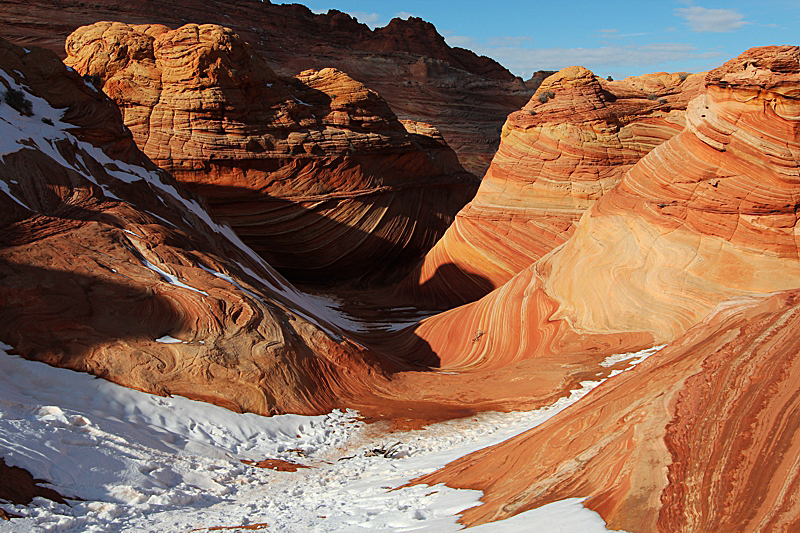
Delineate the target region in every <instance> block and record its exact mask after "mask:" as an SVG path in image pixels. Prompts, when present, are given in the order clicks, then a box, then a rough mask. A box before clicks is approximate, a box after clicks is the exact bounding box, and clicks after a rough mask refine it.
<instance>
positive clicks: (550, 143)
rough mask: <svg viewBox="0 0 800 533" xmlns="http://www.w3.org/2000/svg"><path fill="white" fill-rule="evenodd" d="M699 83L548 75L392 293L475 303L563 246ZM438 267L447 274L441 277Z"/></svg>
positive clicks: (676, 121) (676, 124)
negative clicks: (477, 182)
mask: <svg viewBox="0 0 800 533" xmlns="http://www.w3.org/2000/svg"><path fill="white" fill-rule="evenodd" d="M701 80H702V77H701V76H699V75H691V76H689V75H686V74H683V75H679V74H666V73H661V74H651V75H648V76H643V77H637V78H627V79H625V80H623V81H620V82H607V81H605V80H602V79H600V78H598V77H597V76H595V75H594V74H592V72H590V71H589V70H587V69H585V68H583V67H568V68H565V69H563V70H561V71H559V72H557V73H555V74H553V75H551V76H549V77H548V78H547V79H545V80H544V81H543V82H542V84H541V86H540V87H539V88H538V90H537V93H536V95H534V97H533V98H531V100H530V102H528V104H527V105H526V106H525V107H523V108H522V109H521V110H520V111H517V112H515V113H512V114H511V115H510V116H509V117H508V120H507V121H506V123H505V126H504V127H503V133H502V142H501V144H500V148H499V150H498V152H497V154H496V155H495V157H494V159H493V160H492V164H491V166H490V167H489V171H488V172H487V173H486V176H485V178H484V179H483V181H482V182H481V186H480V189H479V190H478V193H477V195H476V196H475V198H474V199H473V200H472V201H471V202H470V203H469V204H467V206H466V207H464V209H462V210H461V211H460V212H459V213H458V215H457V216H456V220H455V223H454V224H453V225H452V226H451V227H450V228H448V230H447V232H446V233H445V235H444V237H443V238H442V239H441V240H440V241H439V242H438V243H437V244H436V246H435V247H434V248H433V249H432V250H431V251H430V252H429V253H428V255H427V256H426V257H425V260H424V262H423V263H422V264H421V265H420V266H419V267H418V268H417V269H415V271H414V272H412V273H411V274H410V275H409V277H408V278H407V279H406V280H405V281H404V283H403V284H402V285H401V286H400V287H399V288H398V291H397V292H398V295H400V296H401V297H405V298H407V299H410V300H412V301H416V302H419V303H424V304H426V305H438V306H440V307H443V308H449V307H453V306H455V305H459V304H463V303H466V302H470V301H474V300H477V299H478V298H480V297H482V296H483V295H485V294H487V293H488V292H490V291H491V290H492V289H495V288H497V287H500V286H501V285H502V284H503V283H505V282H506V281H508V280H509V279H511V278H512V277H513V276H514V275H515V274H516V273H518V272H519V271H521V270H522V269H524V268H526V267H528V266H529V265H530V264H531V263H533V262H534V261H536V260H538V259H540V258H541V257H542V256H544V255H545V254H546V253H547V252H549V251H550V250H552V249H553V248H555V247H557V246H559V245H561V244H563V243H564V242H565V241H566V240H567V239H569V237H570V236H571V235H572V233H573V232H574V230H575V226H576V224H577V222H578V219H579V218H580V216H581V215H582V214H583V212H584V211H586V209H588V208H589V207H590V206H591V205H592V204H593V203H594V202H595V201H596V200H597V199H598V198H600V197H601V196H602V195H603V194H604V193H605V192H607V191H609V190H611V189H612V188H613V187H614V186H615V185H616V184H617V183H618V182H619V181H620V179H621V178H622V176H623V175H624V173H625V172H626V171H627V170H628V169H630V168H631V166H633V164H634V163H636V162H637V161H638V160H639V159H641V158H642V157H643V156H644V155H645V154H647V153H648V152H650V151H651V150H652V149H653V148H655V147H656V146H658V145H659V144H661V143H663V142H664V141H666V140H667V139H669V138H671V137H673V136H674V135H676V134H677V133H678V132H680V131H681V130H682V129H683V125H684V117H683V116H684V110H685V109H686V104H687V102H688V100H689V99H690V98H691V97H692V96H694V95H696V94H698V93H699V90H700V82H701ZM445 265H447V266H446V267H445ZM443 267H444V268H447V270H448V272H449V273H448V275H447V276H441V275H438V274H437V272H438V271H439V270H440V269H442V268H443Z"/></svg>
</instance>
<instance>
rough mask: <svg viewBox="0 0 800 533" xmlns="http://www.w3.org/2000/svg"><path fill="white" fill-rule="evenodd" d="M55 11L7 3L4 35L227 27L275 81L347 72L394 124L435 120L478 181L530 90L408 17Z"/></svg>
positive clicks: (114, 3) (56, 44)
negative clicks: (381, 22)
mask: <svg viewBox="0 0 800 533" xmlns="http://www.w3.org/2000/svg"><path fill="white" fill-rule="evenodd" d="M52 13H53V3H52V2H51V1H50V0H32V1H25V2H20V1H18V0H5V1H4V2H3V3H2V4H0V16H2V18H3V21H4V24H3V26H2V27H1V28H0V36H2V37H5V38H7V39H10V40H12V41H13V42H17V43H18V44H21V45H24V46H27V45H30V44H35V45H40V46H45V47H48V48H50V49H51V50H53V51H55V52H57V53H59V54H62V57H63V53H64V40H65V39H66V37H67V36H68V35H69V34H70V33H72V32H73V31H74V30H75V28H77V27H79V26H84V25H89V24H92V23H95V22H98V21H103V20H124V21H126V22H127V23H129V24H167V25H169V26H170V27H173V28H175V27H178V26H182V25H184V24H186V23H187V22H193V23H198V24H204V23H211V24H219V25H223V26H227V27H230V28H232V29H233V30H234V31H235V32H236V33H237V34H239V35H241V36H242V37H243V38H244V39H245V40H247V41H248V42H250V43H252V45H253V47H254V49H255V50H256V51H258V52H259V53H260V54H261V55H262V56H263V57H264V58H265V59H266V60H267V61H268V62H269V64H270V66H272V68H273V69H275V70H276V72H278V73H279V74H281V75H286V76H293V75H295V74H297V73H298V72H300V71H303V70H307V69H316V70H321V69H323V68H327V67H334V68H337V69H339V70H342V71H344V72H347V73H348V74H349V75H350V76H352V77H353V78H354V79H356V80H358V81H360V82H362V83H364V84H365V85H367V86H368V87H370V88H371V89H373V90H376V91H378V93H379V94H381V96H383V97H384V98H385V99H386V100H387V101H388V102H389V104H390V106H391V107H392V109H393V110H394V112H395V113H396V114H397V115H398V116H399V117H400V118H402V119H404V120H414V121H418V122H426V123H429V124H433V125H434V126H435V127H436V128H437V129H439V131H441V132H442V134H443V135H444V138H445V139H446V140H447V142H448V144H449V145H450V146H452V147H453V148H454V149H455V150H456V152H457V153H458V155H459V158H460V160H461V162H462V164H463V165H464V166H465V167H466V168H467V170H469V171H470V172H473V173H475V174H476V175H483V173H484V172H485V171H486V168H487V167H488V166H489V162H490V160H491V158H492V155H493V154H494V152H495V151H497V146H498V143H499V137H498V131H499V130H500V128H501V126H502V124H503V121H504V120H505V119H506V116H507V115H508V114H509V113H511V112H512V111H514V110H517V109H519V108H520V107H521V106H522V105H524V103H525V102H526V101H527V100H528V98H530V95H531V93H532V91H531V90H529V89H527V88H526V87H525V85H524V84H523V82H522V80H520V79H518V78H515V77H514V76H513V75H512V74H511V73H509V72H508V70H506V69H505V68H503V67H502V66H501V65H500V64H498V63H497V62H496V61H494V60H492V59H489V58H487V57H480V56H477V55H476V54H474V53H473V52H471V51H468V50H464V49H461V48H451V47H450V46H448V45H447V43H445V41H444V39H443V38H442V36H441V35H439V34H438V32H437V31H436V29H435V28H434V27H433V26H432V25H431V24H430V23H427V22H424V21H422V20H420V19H418V18H414V17H412V18H411V19H409V20H401V19H395V20H393V21H392V22H391V23H390V24H389V25H388V26H386V27H385V28H379V29H377V30H374V31H373V30H370V29H369V28H368V27H367V26H366V25H365V24H360V23H358V22H357V21H356V20H355V19H353V18H352V17H351V16H349V15H347V14H345V13H342V12H339V11H336V10H331V11H329V12H328V13H327V14H315V13H312V12H311V11H310V10H309V9H308V8H306V7H305V6H302V5H299V4H288V5H279V4H277V5H273V4H271V3H270V2H261V1H260V0H244V1H236V2H233V1H230V0H223V1H222V2H219V1H213V2H212V1H209V0H202V1H189V0H176V1H173V2H169V3H163V2H162V3H158V2H150V1H148V0H136V1H132V2H131V1H126V2H123V1H120V0H111V1H106V2H102V3H95V4H92V6H91V8H90V7H89V6H87V5H85V6H81V5H80V4H65V5H59V6H58V15H59V16H58V17H57V20H54V17H53V16H52Z"/></svg>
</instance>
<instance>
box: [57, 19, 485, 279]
mask: <svg viewBox="0 0 800 533" xmlns="http://www.w3.org/2000/svg"><path fill="white" fill-rule="evenodd" d="M67 51H68V54H69V55H68V58H67V60H66V61H67V64H69V65H71V66H73V67H74V68H75V69H76V70H78V72H80V73H81V74H86V75H89V76H96V77H98V78H99V79H100V83H101V84H102V87H103V90H104V91H105V92H106V93H107V94H108V95H109V96H111V97H112V98H113V99H114V100H116V101H117V102H118V103H119V105H120V107H121V109H122V112H123V118H124V121H125V124H126V125H127V126H128V127H129V128H130V129H131V131H132V132H133V135H134V139H135V140H136V143H137V144H138V145H139V146H140V147H141V148H142V150H143V151H144V152H145V153H146V154H147V155H148V156H149V157H150V158H151V159H152V160H153V161H154V162H155V163H157V164H158V165H159V166H161V167H162V168H165V169H167V170H169V171H170V172H171V173H172V174H173V175H174V176H175V177H176V178H177V179H178V180H179V181H181V182H182V183H184V184H185V185H187V186H188V187H190V188H191V189H193V190H195V191H196V192H198V193H200V194H202V195H203V196H205V197H206V198H208V199H209V201H210V205H211V208H212V210H213V211H214V213H215V214H216V215H218V216H219V217H220V218H222V219H223V220H224V221H226V222H228V223H229V224H230V225H231V226H232V227H233V229H234V230H235V231H236V232H237V233H238V234H239V235H240V236H241V237H242V238H243V240H244V241H245V242H246V243H247V244H248V245H249V246H251V247H252V248H253V249H254V250H256V251H257V252H258V253H260V254H261V255H262V256H263V257H264V258H265V259H267V261H268V262H269V263H270V264H271V265H272V266H274V267H275V268H277V269H278V270H279V271H280V272H281V273H283V274H284V275H286V276H287V277H288V278H289V279H290V280H292V281H296V282H304V283H322V284H326V283H333V282H339V281H348V280H350V281H352V280H356V281H360V282H365V283H366V282H367V281H369V280H372V281H376V280H377V281H378V282H380V283H386V282H388V281H392V279H396V278H399V277H400V276H401V275H402V274H404V273H405V272H407V271H408V270H409V269H410V268H411V267H413V265H414V264H415V263H416V262H417V261H418V260H419V258H420V257H422V255H423V254H424V253H425V252H426V251H427V250H428V249H429V248H430V247H431V246H432V245H433V244H434V243H435V242H436V240H437V239H438V238H439V237H440V236H441V234H442V233H443V232H444V230H445V229H446V227H447V225H448V224H449V223H450V221H451V220H452V217H453V216H454V214H455V213H456V211H458V209H459V208H460V207H462V206H463V205H464V203H466V202H467V201H468V200H469V198H470V197H471V195H472V194H473V193H474V190H475V188H476V187H477V182H476V180H475V178H474V177H473V176H471V175H470V174H468V173H467V172H465V171H464V169H463V168H462V167H461V165H460V164H459V163H458V160H457V158H456V156H455V154H454V153H453V152H452V150H450V149H449V148H448V147H447V145H446V143H445V142H444V140H443V138H442V136H441V135H440V134H439V133H438V132H437V131H436V130H435V128H433V127H431V126H430V125H422V124H420V123H413V122H410V121H407V122H406V124H408V127H409V128H410V132H409V131H407V130H406V128H405V127H404V125H403V124H402V123H400V122H399V121H398V120H397V118H396V116H395V115H394V113H393V112H392V110H391V109H390V108H389V106H388V105H387V104H386V102H384V101H383V100H382V99H381V98H380V97H379V96H378V95H377V94H376V93H375V92H374V91H371V90H370V89H368V88H366V87H365V86H364V85H363V84H361V83H359V82H357V81H355V80H353V79H352V78H350V77H349V76H348V75H346V74H345V73H343V72H341V71H338V70H336V69H330V68H329V69H323V70H321V71H314V70H309V71H304V72H302V73H301V74H299V75H298V76H297V77H295V78H279V77H278V76H276V74H275V73H274V72H273V71H272V69H270V68H269V66H267V64H266V63H265V62H264V61H263V60H261V59H260V57H259V56H258V54H257V53H256V52H255V51H254V50H253V49H252V48H251V47H250V46H249V45H247V44H246V43H245V42H244V41H243V40H242V39H241V38H240V37H239V36H238V35H236V34H235V33H233V32H232V31H231V30H228V29H226V28H223V27H220V26H215V25H201V26H197V25H187V26H183V27H181V28H179V29H177V30H168V29H167V28H166V27H164V26H129V25H126V24H121V23H110V22H101V23H97V24H94V25H92V26H87V27H83V28H80V29H78V30H76V31H75V32H74V33H73V34H72V35H71V36H70V37H69V39H68V40H67ZM412 124H413V125H412Z"/></svg>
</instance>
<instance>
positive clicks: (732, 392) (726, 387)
mask: <svg viewBox="0 0 800 533" xmlns="http://www.w3.org/2000/svg"><path fill="white" fill-rule="evenodd" d="M799 298H800V293H798V292H797V291H791V292H785V293H780V294H778V295H776V296H772V297H770V298H767V299H765V300H760V301H758V300H756V301H755V303H754V300H753V299H750V300H746V299H745V300H740V301H733V302H730V303H727V304H725V305H723V306H720V308H719V309H718V310H717V311H716V313H715V314H713V316H711V317H709V318H708V319H706V320H704V321H703V322H702V323H701V324H699V325H697V326H695V327H694V328H692V329H690V330H689V331H688V332H687V333H686V334H685V335H683V336H682V337H681V338H680V339H678V340H676V341H675V342H673V343H671V344H670V345H669V346H668V347H667V348H664V349H663V350H661V351H660V352H658V353H657V354H655V355H653V356H651V357H650V358H649V359H648V360H647V361H645V362H644V363H642V364H640V365H639V366H637V367H636V368H634V369H632V370H630V371H628V372H626V373H624V374H622V375H619V376H616V377H614V378H612V379H611V380H609V381H608V382H606V383H604V384H602V385H600V386H599V387H598V388H597V389H595V390H593V391H592V392H591V393H590V394H588V395H587V396H586V397H584V398H582V399H581V400H580V401H579V403H577V404H576V405H574V406H572V407H571V408H570V409H568V410H565V411H563V412H562V413H559V414H558V415H556V416H555V417H554V418H552V419H550V420H548V421H547V422H545V423H544V424H542V425H541V426H539V427H537V428H535V429H533V430H530V431H528V432H526V433H523V434H522V435H519V436H518V437H515V438H513V439H510V440H508V441H506V442H504V443H502V444H500V445H497V446H494V447H491V448H487V449H484V450H481V451H479V452H476V453H474V454H472V455H469V456H467V457H464V458H462V459H459V460H457V461H455V462H453V463H451V464H449V465H448V466H447V467H445V468H444V469H443V470H440V471H438V472H435V473H433V474H431V475H427V476H423V477H421V478H418V479H417V480H415V482H416V483H426V484H430V485H433V484H436V483H446V484H447V485H449V486H452V487H458V488H469V489H477V490H483V491H484V497H483V498H482V501H483V505H481V506H479V507H473V508H472V509H469V510H468V511H466V512H465V513H464V514H463V517H462V522H464V523H465V524H467V525H476V524H479V523H484V522H486V521H491V520H499V519H502V518H506V517H508V516H511V515H514V514H517V513H519V512H522V511H525V510H527V509H533V508H536V507H539V506H541V505H544V504H546V503H550V502H553V501H558V500H561V499H565V498H571V497H578V498H588V499H587V500H586V501H585V503H584V505H585V506H586V507H588V508H590V509H593V510H596V511H597V512H599V513H600V514H601V516H602V517H603V519H604V520H605V521H606V523H607V527H608V528H609V529H614V530H617V529H622V530H625V531H631V532H637V533H646V532H656V531H658V532H663V533H667V532H670V533H680V532H688V531H740V532H743V533H745V532H756V531H758V532H767V531H794V530H795V529H796V528H797V527H798V524H800V507H798V504H797V493H798V490H800V485H798V478H797V472H798V470H797V465H796V461H797V456H798V451H799V450H798V442H800V439H798V427H797V424H794V423H792V420H794V419H796V418H797V416H799V415H800V405H798V402H797V384H796V379H794V378H793V377H792V376H795V375H797V372H798V371H800V368H798V365H800V360H799V359H798V351H797V346H798V343H800V336H799V334H798V332H800V299H799Z"/></svg>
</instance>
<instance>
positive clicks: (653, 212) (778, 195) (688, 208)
mask: <svg viewBox="0 0 800 533" xmlns="http://www.w3.org/2000/svg"><path fill="white" fill-rule="evenodd" d="M797 53H798V48H797V47H783V48H762V49H754V50H753V51H751V52H749V53H748V54H746V55H745V56H743V57H746V60H741V59H740V60H739V62H738V63H737V62H736V61H733V62H729V63H726V64H725V65H724V66H723V67H721V68H720V69H717V70H715V71H712V72H711V73H709V75H708V78H707V87H706V89H705V92H704V93H703V94H702V95H700V96H698V97H697V98H695V99H694V100H692V102H691V104H690V105H689V109H688V111H687V114H686V117H687V118H686V122H687V126H686V128H685V129H684V130H683V131H682V132H681V133H680V134H678V135H677V136H675V137H673V138H672V139H670V140H669V141H667V142H665V143H663V144H662V145H660V146H659V147H657V148H656V149H654V150H653V151H651V152H650V153H648V154H647V155H646V156H645V157H644V158H642V159H641V160H640V161H639V162H638V163H636V165H635V166H633V167H632V168H631V169H630V170H629V171H628V172H627V173H626V174H625V176H624V177H623V179H622V181H621V182H620V183H619V184H618V185H617V186H616V187H615V188H614V189H613V190H612V191H610V192H609V193H607V194H605V195H604V196H603V197H602V198H601V199H600V200H598V201H597V202H596V203H595V204H594V205H592V207H591V208H590V209H589V210H588V211H587V212H586V213H585V214H584V215H583V216H582V218H581V220H580V222H579V224H578V226H577V229H576V231H575V233H574V235H573V236H572V237H571V238H570V240H569V241H567V242H566V243H565V244H564V245H563V246H561V247H559V248H557V249H555V250H553V251H552V252H550V253H549V254H548V255H546V256H545V257H543V258H542V259H541V260H539V261H538V262H536V263H534V264H533V265H531V266H529V267H528V268H526V269H524V270H522V271H521V272H520V273H519V274H517V275H516V276H515V277H514V278H512V279H511V280H510V281H508V282H506V283H505V284H504V285H503V286H502V287H500V288H499V289H495V290H494V291H493V292H491V293H489V294H488V295H486V296H485V297H483V298H482V299H480V300H478V301H476V302H473V303H471V304H468V305H465V306H461V307H458V308H455V309H453V310H450V311H448V312H446V313H442V314H440V315H436V316H433V317H431V318H428V319H426V320H424V321H422V322H421V323H420V324H419V325H418V326H417V327H416V328H415V331H414V332H413V333H414V335H413V336H411V335H408V336H407V337H406V338H405V344H403V346H404V347H405V349H406V353H407V354H408V356H409V357H410V356H412V354H415V353H416V354H425V356H426V357H427V358H428V360H429V361H439V362H441V364H442V365H444V366H449V365H453V366H455V367H458V368H480V367H494V366H496V365H503V364H506V363H507V362H510V361H518V360H520V359H523V358H536V357H538V356H539V355H542V354H553V353H565V354H566V353H569V351H568V350H566V349H565V347H566V346H571V348H570V349H571V350H575V349H577V347H576V345H574V344H571V343H570V342H568V341H567V339H570V338H573V337H571V336H572V335H580V336H582V337H581V338H582V340H581V341H580V342H579V343H578V345H580V343H582V342H588V339H595V337H593V336H594V335H597V336H603V335H606V336H610V338H615V337H614V335H621V336H623V337H624V336H626V335H631V334H633V333H639V334H641V335H643V336H644V337H649V338H650V339H651V341H654V342H655V343H663V342H668V341H670V340H673V339H675V338H676V337H678V336H679V335H681V334H682V333H683V332H684V331H686V329H688V328H689V327H691V326H692V325H693V324H695V323H697V322H698V321H699V320H701V319H702V318H703V317H704V316H705V315H707V314H708V313H709V312H710V311H711V310H712V309H713V308H714V307H715V306H716V305H717V304H719V303H720V302H722V301H725V300H728V299H731V298H739V297H745V296H748V295H752V294H765V293H770V292H774V291H778V290H786V289H791V288H794V287H800V261H798V255H797V247H796V237H795V228H796V226H797V216H798V215H797V206H798V204H797V200H796V198H797V194H796V191H797V187H798V185H800V179H798V178H800V163H799V162H798V158H797V154H800V150H798V141H800V136H798V131H799V130H798V129H797V116H798V110H799V109H800V108H798V103H797V102H798V100H797V99H796V98H794V95H795V94H796V91H797V90H798V83H797V81H798V79H800V78H799V77H798V72H800V67H797V55H796V54H797ZM776 58H777V59H776ZM792 60H794V61H795V68H798V71H794V72H793V71H791V70H790V69H791V68H792V67H790V66H787V65H791V61H792ZM742 65H746V66H742ZM773 69H775V70H773ZM718 80H721V81H718ZM727 80H736V82H735V83H734V82H733V81H727ZM556 331H558V333H556ZM478 332H482V333H481V335H478ZM604 339H605V340H603V341H602V342H606V343H607V342H610V341H608V340H607V338H604ZM640 339H641V338H640ZM592 342H593V341H592ZM618 342H623V341H621V340H620V341H618ZM611 344H613V342H611Z"/></svg>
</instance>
